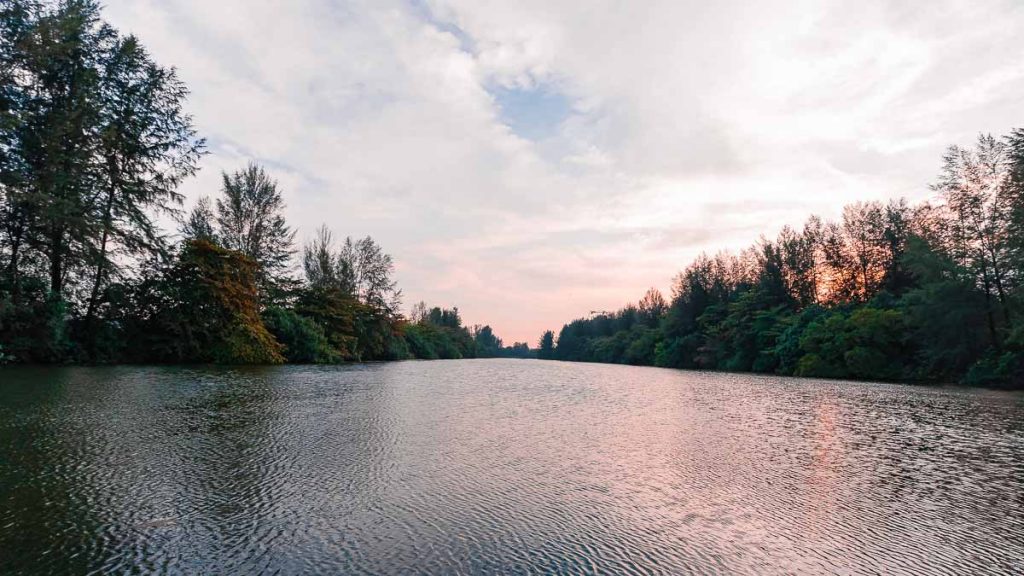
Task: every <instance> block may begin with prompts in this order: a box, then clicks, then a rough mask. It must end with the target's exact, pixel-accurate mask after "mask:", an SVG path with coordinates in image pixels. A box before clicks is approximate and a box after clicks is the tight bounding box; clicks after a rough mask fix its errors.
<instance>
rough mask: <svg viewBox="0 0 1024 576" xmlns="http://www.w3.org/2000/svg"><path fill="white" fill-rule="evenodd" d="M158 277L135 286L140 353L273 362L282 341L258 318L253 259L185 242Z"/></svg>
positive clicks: (153, 357) (167, 358)
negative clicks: (136, 291)
mask: <svg viewBox="0 0 1024 576" xmlns="http://www.w3.org/2000/svg"><path fill="white" fill-rule="evenodd" d="M161 272H162V273H161V275H160V277H159V278H158V279H156V280H153V281H149V282H143V283H142V284H141V285H140V286H139V288H138V296H137V298H139V299H140V300H141V302H140V305H139V306H138V308H137V310H138V312H139V313H140V317H138V318H137V319H136V324H137V325H136V326H135V327H134V329H133V331H134V332H136V333H137V334H138V337H139V341H140V346H139V352H138V354H139V356H141V358H138V359H145V360H149V361H156V362H215V363H219V364H277V363H281V362H284V360H285V358H284V356H282V354H281V352H282V346H281V345H280V344H279V343H278V342H277V341H276V340H275V339H274V337H273V335H271V333H270V332H269V331H268V330H267V328H266V326H264V324H263V320H262V319H261V317H260V313H259V308H258V294H257V286H256V263H255V262H253V261H252V260H250V259H249V258H247V257H246V256H244V255H242V254H240V253H238V252H234V251H231V250H226V249H224V248H221V247H219V246H217V245H215V244H211V243H209V242H207V241H205V240H191V241H188V242H187V243H186V244H185V246H184V247H183V249H182V252H181V255H180V257H179V258H178V260H177V261H176V262H174V263H173V264H172V265H171V266H169V267H166V268H165V269H163V270H162V271H161Z"/></svg>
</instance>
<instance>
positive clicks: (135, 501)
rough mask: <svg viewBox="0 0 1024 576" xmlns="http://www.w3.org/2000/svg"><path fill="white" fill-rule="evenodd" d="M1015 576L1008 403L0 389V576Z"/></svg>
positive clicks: (504, 366) (1002, 396)
mask: <svg viewBox="0 0 1024 576" xmlns="http://www.w3.org/2000/svg"><path fill="white" fill-rule="evenodd" d="M90 572H95V573H110V572H114V573H189V574H193V573H194V574H198V573H206V574H213V573H217V574H225V573H244V574H256V573H264V574H272V573H280V574H299V573H336V574H392V573H427V574H452V573H464V574H468V573H506V574H514V573H554V574H579V573H617V574H653V573H665V574H688V573H700V574H706V573H722V574H736V573H747V574H781V573H808V574H815V573H847V574H859V573H863V574H921V573H949V574H953V573H961V574H963V573H976V574H1021V573H1024V394H1020V393H1010V392H995V391H986V390H967V389H961V388H931V387H914V386H902V385H889V384H870V383H854V382H835V381H821V380H798V379H790V378H776V377H763V376H749V375H731V374H717V373H700V372H680V371H671V370H661V369H656V368H632V367H623V366H607V365H593V364H568V363H561V362H540V361H524V360H465V361H436V362H399V363H390V364H370V365H357V366H345V367H297V366H286V367H266V368H215V367H191V368H183V367H173V368H170V367H166V368H165V367H160V368H156V367H154V368H142V367H115V368H4V369H0V573H2V574H35V573H78V574H83V573H90Z"/></svg>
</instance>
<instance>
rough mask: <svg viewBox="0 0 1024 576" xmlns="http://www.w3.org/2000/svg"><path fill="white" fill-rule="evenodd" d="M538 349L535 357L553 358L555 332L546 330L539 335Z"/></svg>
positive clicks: (542, 358)
mask: <svg viewBox="0 0 1024 576" xmlns="http://www.w3.org/2000/svg"><path fill="white" fill-rule="evenodd" d="M539 348H540V351H539V352H538V354H537V357H538V358H540V359H541V360H554V359H555V333H554V332H552V331H551V330H548V331H546V332H545V333H544V335H543V336H541V342H540V345H539Z"/></svg>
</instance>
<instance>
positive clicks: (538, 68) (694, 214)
mask: <svg viewBox="0 0 1024 576" xmlns="http://www.w3.org/2000/svg"><path fill="white" fill-rule="evenodd" d="M106 15H107V18H108V19H109V20H110V21H111V22H112V23H113V24H115V26H117V27H119V28H121V29H122V30H124V31H131V32H135V33H137V34H138V35H139V36H140V37H141V38H142V41H143V43H144V44H145V45H146V46H148V47H149V48H150V49H151V51H152V52H153V53H154V54H155V56H156V58H157V60H158V61H160V62H161V63H166V64H173V65H176V66H177V67H178V68H179V71H180V74H181V76H182V77H183V79H184V80H185V81H186V82H187V83H188V84H189V86H190V87H191V88H192V91H193V96H192V98H191V100H190V109H191V110H192V111H193V112H194V114H195V117H196V121H197V123H198V125H199V128H200V130H201V132H202V133H203V135H205V136H207V137H208V138H209V139H210V142H211V150H212V151H213V152H214V153H213V154H211V155H210V156H208V157H207V158H206V159H205V160H204V170H203V172H202V173H201V175H200V176H199V177H198V178H196V179H195V180H194V181H192V182H190V183H189V184H188V185H187V187H186V192H187V193H188V194H189V195H190V196H192V197H195V196H198V195H201V194H215V193H216V191H217V188H218V185H219V171H220V170H222V169H234V168H236V167H239V166H241V165H242V164H244V163H245V162H246V161H247V160H248V159H250V158H251V159H255V160H258V161H261V162H264V163H266V164H267V165H268V167H269V168H270V169H271V171H272V172H273V173H274V174H275V175H276V176H277V177H278V178H279V179H280V180H281V183H282V186H283V187H284V189H285V190H286V197H287V200H288V202H289V217H290V219H291V221H292V222H293V223H294V224H296V225H297V226H298V227H299V228H300V230H301V232H300V238H301V237H304V236H308V235H309V234H311V232H312V230H313V229H314V228H315V227H316V226H317V225H319V224H320V223H321V222H326V223H327V224H328V225H329V226H330V227H332V228H333V229H334V230H335V231H336V232H337V233H339V234H342V235H345V234H352V235H366V234H372V235H373V236H375V237H376V238H377V239H378V240H379V241H380V242H381V243H382V244H383V245H384V246H385V247H386V248H387V249H388V250H390V251H391V252H392V253H393V254H394V255H395V257H396V259H397V261H398V265H399V280H400V282H401V283H402V285H403V287H404V289H405V292H406V294H407V297H408V298H409V299H410V300H414V299H415V300H419V299H421V298H422V299H425V300H427V301H429V302H434V303H438V304H446V305H450V304H458V305H459V306H460V309H461V310H462V311H463V313H464V315H465V317H466V318H467V319H468V321H470V322H488V323H491V324H492V325H493V326H494V327H495V329H496V331H497V332H498V333H499V334H500V335H502V336H504V337H505V338H506V339H507V340H510V341H511V340H513V339H518V340H522V339H528V340H530V341H533V340H536V338H537V337H538V335H539V333H540V331H541V330H542V329H543V328H546V327H550V328H557V326H559V325H560V324H561V323H562V322H564V321H566V320H568V319H571V318H572V317H575V316H578V315H582V314H585V313H587V312H588V311H590V310H593V309H604V308H614V307H617V306H619V305H621V304H623V303H624V302H626V301H627V300H632V299H635V298H637V297H639V296H640V295H641V294H642V292H643V290H644V289H645V288H646V287H647V286H649V285H656V286H659V287H662V288H667V287H668V281H669V279H670V278H671V276H672V275H673V274H674V273H675V272H676V271H677V270H678V269H679V268H681V267H682V266H683V265H684V264H685V263H686V261H687V260H688V259H689V258H691V257H692V256H693V255H695V254H696V253H697V252H699V251H700V250H702V249H710V250H716V249H718V248H720V247H739V246H743V245H745V244H747V243H749V242H751V241H753V240H754V239H756V237H757V236H758V235H759V234H760V233H761V232H765V233H769V234H771V233H773V232H774V231H775V230H776V229H777V228H778V227H780V226H781V225H783V224H785V223H790V224H799V223H800V222H801V221H802V220H803V219H804V218H805V217H806V216H807V215H808V214H809V213H811V212H819V213H823V214H824V215H826V216H827V215H834V214H837V213H838V211H839V209H840V208H841V206H842V204H843V203H845V202H848V201H851V200H854V199H863V198H884V197H887V196H897V195H909V196H911V197H921V196H923V195H925V194H926V193H927V184H928V182H929V180H930V179H931V178H933V177H934V174H935V173H936V170H937V168H938V166H937V165H938V162H939V157H940V154H941V151H942V149H943V148H944V147H945V146H947V145H949V144H952V143H957V142H964V141H969V140H971V139H972V138H973V136H974V135H975V134H976V133H977V132H979V131H986V132H988V131H992V132H996V133H999V132H1003V131H1006V130H1008V129H1009V128H1011V127H1013V126H1014V123H1016V122H1018V118H1017V117H1015V116H1014V115H1015V114H1019V113H1020V111H1021V110H1022V109H1024V107H1022V104H1024V97H1022V95H1024V65H1021V64H1020V54H1021V53H1022V49H1024V40H1021V39H1020V35H1019V30H1020V29H1021V28H1022V27H1024V5H1021V4H1020V3H1019V2H1016V1H1013V0H1007V1H1003V2H999V1H993V2H986V3H984V5H982V4H981V3H977V2H971V1H966V0H936V1H934V2H930V3H928V5H927V6H924V5H921V4H913V3H906V2H899V1H895V0H893V1H889V2H885V1H874V2H863V1H853V0H844V1H839V0H831V1H826V2H820V1H810V0H795V1H792V2H756V3H751V2H740V1H738V0H733V1H725V2H715V3H708V2H695V1H679V0H674V1H664V2H657V1H652V2H643V3H639V2H634V3H622V2H612V1H594V2H569V1H565V0H543V1H542V0H520V1H516V2H493V1H486V0H484V1H482V0H429V1H428V2H426V3H423V2H420V1H419V0H413V1H412V2H402V1H397V0H395V1H392V0H378V1H373V2H369V1H367V2H361V1H351V2H349V1H332V0H296V1H293V2H288V3H280V2H271V1H267V0H264V1H256V0H218V1H216V2H209V1H206V0H108V7H107V11H106ZM496 86H501V87H504V88H505V89H522V90H528V89H534V88H538V87H544V88H545V89H546V90H557V91H559V92H560V93H561V94H562V96H564V97H565V98H566V99H568V101H569V102H570V103H571V112H570V113H569V115H568V116H567V117H566V118H565V119H564V121H563V122H562V123H561V124H560V125H559V126H557V127H554V128H553V129H552V130H547V131H545V132H544V133H545V134H551V136H549V137H546V139H545V141H544V142H532V141H530V140H529V139H527V138H524V137H522V136H519V135H517V134H515V133H514V132H513V131H512V130H511V129H510V128H509V127H508V126H506V123H505V120H504V119H503V111H502V110H501V109H500V108H499V103H498V101H497V99H496V98H495V97H494V96H492V94H491V93H490V92H489V90H491V89H492V88H494V87H496Z"/></svg>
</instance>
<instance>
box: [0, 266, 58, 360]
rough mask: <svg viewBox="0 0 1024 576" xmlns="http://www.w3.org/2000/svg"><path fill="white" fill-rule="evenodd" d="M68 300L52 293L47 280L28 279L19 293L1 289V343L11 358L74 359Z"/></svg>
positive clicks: (7, 357) (7, 358) (5, 353)
mask: <svg viewBox="0 0 1024 576" xmlns="http://www.w3.org/2000/svg"><path fill="white" fill-rule="evenodd" d="M67 308H68V307H67V303H66V302H64V300H63V299H61V298H59V297H54V296H50V295H49V294H48V290H47V288H46V286H45V284H44V282H43V281H42V280H41V279H39V280H35V279H33V280H30V281H28V282H25V283H24V284H23V285H22V287H21V290H20V292H19V294H18V295H17V297H15V295H13V294H12V293H10V292H7V291H0V346H2V347H3V349H4V358H5V359H6V361H7V362H14V361H17V362H23V363H53V362H65V361H68V360H70V359H71V350H72V345H71V342H70V340H69V334H68V332H69V331H68V323H67Z"/></svg>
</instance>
